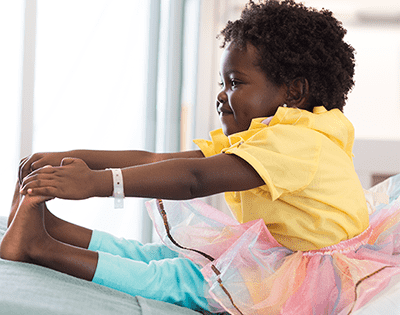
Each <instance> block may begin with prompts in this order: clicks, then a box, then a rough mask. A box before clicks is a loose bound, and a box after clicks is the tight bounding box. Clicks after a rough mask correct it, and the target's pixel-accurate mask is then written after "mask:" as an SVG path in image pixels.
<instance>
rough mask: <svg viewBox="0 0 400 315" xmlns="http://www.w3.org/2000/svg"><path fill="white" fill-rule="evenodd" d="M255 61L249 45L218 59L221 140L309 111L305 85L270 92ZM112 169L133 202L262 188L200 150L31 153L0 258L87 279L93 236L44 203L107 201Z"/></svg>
mask: <svg viewBox="0 0 400 315" xmlns="http://www.w3.org/2000/svg"><path fill="white" fill-rule="evenodd" d="M258 58H259V56H258V54H257V50H256V49H255V48H254V47H253V46H251V45H248V46H247V49H246V50H238V49H237V48H236V47H235V46H234V45H229V46H228V47H227V48H226V50H225V52H224V54H223V56H222V59H221V71H220V73H221V79H222V90H221V92H220V93H219V94H218V96H217V111H218V113H219V115H220V120H221V124H222V128H223V131H224V132H225V134H226V135H231V134H233V133H236V132H239V131H244V130H246V129H247V128H248V127H249V125H250V122H251V120H252V119H253V118H257V117H268V116H272V115H274V114H275V112H276V110H277V108H278V107H279V106H281V105H282V104H284V103H286V104H287V105H288V106H293V107H298V108H307V104H308V103H307V100H308V82H307V80H306V79H303V78H299V79H296V80H293V82H292V84H291V85H290V86H289V87H288V86H286V85H282V86H276V85H274V84H273V83H271V82H270V81H269V80H268V79H267V78H266V76H265V74H264V73H263V72H262V71H261V69H260V68H258V67H257V66H256V64H257V60H258ZM45 166H52V167H45ZM111 167H112V168H122V173H123V178H124V190H125V195H126V196H131V197H151V198H160V199H175V200H182V199H191V198H196V197H202V196H208V195H212V194H216V193H220V192H226V191H243V190H248V189H252V188H255V187H258V186H261V185H264V182H263V180H262V179H261V178H260V176H259V175H258V174H257V172H256V171H255V170H254V169H253V168H252V167H251V166H250V165H249V164H248V163H247V162H245V161H244V160H242V159H241V158H239V157H237V156H235V155H228V154H218V155H215V156H212V157H207V158H206V157H204V156H203V154H202V153H201V151H198V150H197V151H187V152H179V153H163V154H156V153H150V152H145V151H90V150H76V151H69V152H64V153H63V152H59V153H39V154H34V155H32V156H31V157H28V158H25V159H23V160H22V161H21V165H20V176H19V178H20V183H21V184H22V189H21V194H22V195H21V196H20V195H19V193H18V189H17V191H16V194H15V197H14V202H13V207H12V210H11V215H10V218H11V219H10V221H12V222H11V225H10V227H9V229H8V231H7V233H6V235H5V236H4V239H3V242H2V243H1V245H0V257H1V258H3V259H9V260H17V261H27V262H32V263H35V264H39V265H43V266H46V267H49V268H52V269H55V270H58V271H61V272H64V273H68V274H70V275H73V276H76V277H79V278H82V279H87V280H91V279H92V278H93V275H94V272H95V270H96V266H97V259H98V257H97V253H95V252H92V251H89V250H87V246H88V244H89V242H90V238H91V233H92V231H90V230H88V229H85V228H82V227H78V226H75V225H73V224H70V223H67V222H65V221H62V220H60V219H58V218H56V217H55V216H53V215H52V214H51V213H50V212H49V211H48V210H47V208H46V207H45V204H44V201H45V200H46V199H51V198H54V197H57V198H64V199H85V198H90V197H94V196H101V197H106V196H111V195H112V190H113V181H112V175H111V171H109V170H104V169H105V168H111ZM41 196H48V197H41ZM17 205H18V206H17ZM12 217H13V219H12ZM35 235H36V236H35ZM43 244H45V245H46V246H43ZM71 245H72V246H71Z"/></svg>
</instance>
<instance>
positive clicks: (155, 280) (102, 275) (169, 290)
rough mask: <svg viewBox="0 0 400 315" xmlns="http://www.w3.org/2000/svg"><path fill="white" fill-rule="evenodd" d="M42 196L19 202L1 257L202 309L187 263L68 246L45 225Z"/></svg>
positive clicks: (197, 279)
mask: <svg viewBox="0 0 400 315" xmlns="http://www.w3.org/2000/svg"><path fill="white" fill-rule="evenodd" d="M40 198H42V197H31V196H25V197H23V198H22V199H21V202H20V205H19V207H18V210H17V211H16V214H15V217H14V220H13V221H12V224H11V225H10V227H9V229H8V230H7V232H6V234H5V235H4V238H3V241H2V243H1V244H0V257H1V258H3V259H8V260H14V261H23V262H30V263H35V264H38V265H42V266H45V267H48V268H51V269H54V270H57V271H60V272H63V273H67V274H70V275H72V276H75V277H78V278H82V279H86V280H92V279H93V280H94V281H95V282H97V283H100V284H103V285H105V286H108V287H111V288H114V289H117V290H120V291H123V292H126V293H129V294H131V295H140V296H143V297H146V298H152V299H157V300H161V301H166V302H171V303H175V304H178V305H182V306H186V307H191V308H194V309H200V308H205V309H207V303H206V300H205V298H204V278H203V276H202V274H201V272H200V270H199V269H198V268H197V266H196V265H194V264H193V263H192V262H191V261H189V260H186V259H182V258H175V259H165V260H160V261H152V262H150V263H149V264H146V263H144V262H140V261H134V260H132V259H127V258H121V257H119V256H113V255H111V254H108V253H97V252H94V251H91V250H87V249H82V248H78V247H75V246H70V245H67V244H64V243H62V242H59V241H57V240H55V239H54V238H52V237H51V236H50V235H49V234H48V233H47V232H46V230H45V227H44V205H43V203H42V199H40Z"/></svg>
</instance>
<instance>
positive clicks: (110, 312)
mask: <svg viewBox="0 0 400 315" xmlns="http://www.w3.org/2000/svg"><path fill="white" fill-rule="evenodd" d="M5 231H6V217H0V241H1V238H2V237H3V235H4V233H5ZM399 280H400V279H399V278H393V279H392V281H391V283H390V285H389V287H387V288H386V289H385V290H384V291H382V292H381V293H380V294H378V295H377V296H375V297H374V298H373V299H372V300H371V301H370V302H369V303H368V304H367V305H365V306H364V307H363V308H362V309H360V310H358V311H356V312H354V313H353V314H354V315H381V314H390V315H396V314H400V281H399ZM0 314H6V315H26V314H30V315H39V314H40V315H47V314H49V315H50V314H60V315H72V314H73V315H76V314H85V315H91V314H93V315H94V314H96V315H98V314H101V315H114V314H131V315H160V314H162V315H178V314H179V315H196V314H197V315H199V314H200V313H198V312H194V311H192V310H189V309H186V308H182V307H179V306H176V305H173V304H169V303H164V302H159V301H154V300H148V299H144V298H142V297H133V296H130V295H127V294H125V293H121V292H118V291H115V290H112V289H109V288H106V287H103V286H100V285H97V284H95V283H92V282H88V281H85V280H81V279H77V278H75V277H71V276H69V275H66V274H63V273H60V272H56V271H53V270H50V269H47V268H44V267H40V266H36V265H32V264H27V263H20V262H13V261H6V260H2V259H0Z"/></svg>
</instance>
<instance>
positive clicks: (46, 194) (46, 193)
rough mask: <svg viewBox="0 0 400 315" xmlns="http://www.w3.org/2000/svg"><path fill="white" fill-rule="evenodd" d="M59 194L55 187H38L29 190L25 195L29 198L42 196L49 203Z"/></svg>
mask: <svg viewBox="0 0 400 315" xmlns="http://www.w3.org/2000/svg"><path fill="white" fill-rule="evenodd" d="M56 194H57V189H56V188H55V187H36V188H28V189H27V190H26V193H23V195H28V196H42V197H43V201H47V200H50V199H53V198H54V197H55V196H56Z"/></svg>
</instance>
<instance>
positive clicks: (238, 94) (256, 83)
mask: <svg viewBox="0 0 400 315" xmlns="http://www.w3.org/2000/svg"><path fill="white" fill-rule="evenodd" d="M257 58H258V55H257V50H256V48H255V47H254V46H253V45H251V44H247V49H243V50H239V49H238V48H235V45H234V44H232V43H230V44H229V46H228V47H227V48H226V49H225V51H224V52H223V54H222V57H221V66H220V67H221V70H220V75H221V87H222V89H221V91H220V92H219V94H218V95H217V111H218V114H219V118H220V120H221V124H222V130H223V132H224V134H225V135H227V136H228V135H231V134H234V133H236V132H240V131H244V130H247V129H248V128H249V126H250V123H251V120H252V119H253V118H257V117H268V116H273V115H274V114H275V112H276V110H277V108H278V107H279V106H280V105H283V104H284V103H285V99H286V88H285V87H284V86H281V87H279V86H277V85H275V84H274V83H272V82H271V81H269V80H268V79H267V77H266V75H265V73H264V72H263V71H262V70H261V69H260V68H259V67H258V66H257V65H256V64H257V60H258V59H257Z"/></svg>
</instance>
